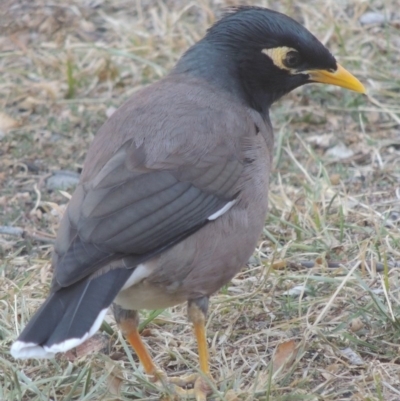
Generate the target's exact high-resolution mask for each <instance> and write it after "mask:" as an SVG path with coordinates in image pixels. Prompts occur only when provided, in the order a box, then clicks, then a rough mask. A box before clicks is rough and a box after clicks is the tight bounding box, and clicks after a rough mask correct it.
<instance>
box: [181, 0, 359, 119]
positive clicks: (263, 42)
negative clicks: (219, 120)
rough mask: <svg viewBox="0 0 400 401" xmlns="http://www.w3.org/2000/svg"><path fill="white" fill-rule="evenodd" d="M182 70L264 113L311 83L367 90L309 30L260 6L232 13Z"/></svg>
mask: <svg viewBox="0 0 400 401" xmlns="http://www.w3.org/2000/svg"><path fill="white" fill-rule="evenodd" d="M177 70H178V71H181V72H182V71H185V70H186V72H192V73H194V74H197V75H201V76H204V77H205V78H207V79H208V80H209V81H211V82H212V83H213V84H215V85H219V86H221V87H222V88H224V89H227V90H231V91H232V92H234V93H236V94H238V95H240V96H241V97H243V98H244V100H245V101H246V102H247V103H248V104H249V105H250V106H251V107H253V108H255V109H256V110H258V111H260V112H265V111H266V110H267V109H268V107H269V106H270V105H271V104H272V103H273V102H274V101H275V100H277V99H279V98H280V97H281V96H283V95H284V94H286V93H288V92H290V91H291V90H293V89H295V88H297V87H299V86H301V85H304V84H306V83H309V82H323V83H330V84H334V85H338V86H343V87H345V88H348V89H353V90H356V91H359V92H364V88H363V86H362V85H361V83H360V82H359V81H358V80H357V79H356V78H354V77H353V76H352V75H351V74H350V73H348V72H347V71H346V70H344V68H343V67H341V66H340V65H338V64H337V62H336V60H335V58H334V57H333V56H332V54H331V53H330V52H329V51H328V49H327V48H326V47H325V46H324V45H322V43H321V42H319V41H318V39H317V38H316V37H315V36H314V35H312V34H311V33H310V32H309V31H308V30H307V29H306V28H304V27H303V26H302V25H300V24H299V23H298V22H296V21H294V20H293V19H292V18H289V17H288V16H286V15H284V14H281V13H278V12H276V11H272V10H269V9H266V8H260V7H238V8H234V9H231V10H230V11H229V12H228V13H227V14H225V16H224V17H223V18H221V19H220V20H219V21H218V22H216V23H215V24H214V25H213V26H212V27H211V28H210V29H209V30H208V32H207V34H206V36H205V37H204V38H203V39H202V40H201V41H200V42H198V43H197V44H196V45H195V46H193V47H192V48H191V49H189V51H188V52H187V53H186V54H185V55H184V56H183V57H182V59H181V61H180V62H179V63H178V65H177Z"/></svg>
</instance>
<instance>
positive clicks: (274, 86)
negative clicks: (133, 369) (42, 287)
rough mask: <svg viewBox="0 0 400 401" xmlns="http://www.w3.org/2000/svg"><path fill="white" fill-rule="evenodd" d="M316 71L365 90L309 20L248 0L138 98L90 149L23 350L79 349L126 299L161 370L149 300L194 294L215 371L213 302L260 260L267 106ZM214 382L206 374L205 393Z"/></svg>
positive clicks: (161, 304)
mask: <svg viewBox="0 0 400 401" xmlns="http://www.w3.org/2000/svg"><path fill="white" fill-rule="evenodd" d="M310 82H321V83H326V84H333V85H337V86H342V87H344V88H347V89H351V90H354V91H356V92H360V93H364V92H365V90H364V87H363V85H362V84H361V83H360V82H359V81H358V80H357V79H356V78H355V77H354V76H352V75H351V74H350V73H349V72H347V71H346V70H345V69H344V68H343V67H341V66H340V65H339V64H338V63H337V62H336V60H335V58H334V57H333V56H332V55H331V53H330V52H329V51H328V50H327V49H326V48H325V47H324V46H323V45H322V44H321V43H320V42H319V41H318V40H317V39H316V38H315V37H314V36H313V35H312V34H311V33H310V32H308V31H307V30H306V29H305V28H304V27H303V26H301V25H300V24H299V23H297V22H296V21H294V20H293V19H291V18H289V17H287V16H285V15H283V14H280V13H278V12H275V11H271V10H268V9H264V8H258V7H239V8H235V9H233V10H231V11H230V12H228V13H227V14H226V15H225V16H223V18H222V19H220V20H219V21H218V22H217V23H215V24H214V25H213V26H212V27H211V28H210V29H209V30H208V32H207V34H206V35H205V37H204V38H203V39H202V40H200V41H199V42H198V43H196V44H195V45H194V46H192V47H191V48H190V49H189V50H188V51H187V52H186V53H185V54H184V55H183V56H182V58H181V59H180V60H179V61H178V63H177V65H176V66H175V68H174V69H173V70H172V71H171V72H170V73H169V74H168V75H167V76H166V77H165V78H163V79H161V80H160V81H158V82H156V83H154V84H152V85H150V86H148V87H147V88H145V89H143V90H141V91H139V92H137V93H135V94H134V95H133V96H132V97H131V98H130V99H128V100H127V101H126V102H125V103H124V104H123V105H122V106H121V107H120V108H119V109H118V110H117V111H116V112H115V113H114V114H113V115H112V116H111V118H109V119H108V121H106V123H105V124H104V125H103V126H102V127H101V128H100V130H99V132H98V133H97V135H96V137H95V139H94V141H93V143H92V145H91V146H90V148H89V151H88V154H87V157H86V161H85V164H84V168H83V172H82V176H81V180H80V183H79V185H78V187H77V188H76V190H75V192H74V194H73V196H72V198H71V201H70V203H69V205H68V208H67V210H66V212H65V215H64V217H63V219H62V221H61V225H60V228H59V231H58V235H57V240H56V244H55V249H54V255H53V260H52V267H53V269H54V277H53V281H52V285H51V292H50V295H49V297H48V298H47V300H46V301H45V302H44V304H43V305H42V306H41V308H40V309H39V310H38V311H37V313H36V314H35V316H34V317H33V318H32V319H31V320H30V322H29V323H28V325H27V326H26V327H25V329H24V331H23V332H22V334H21V335H20V336H19V338H18V340H17V341H16V342H15V343H14V344H13V346H12V348H11V353H12V355H13V356H14V357H15V358H48V357H53V356H54V354H56V353H57V352H64V351H67V350H68V349H70V348H72V347H76V346H77V345H79V344H81V343H82V342H83V341H85V340H86V339H88V338H89V337H90V336H92V335H93V334H94V333H95V332H96V331H97V330H98V329H99V327H100V325H101V323H102V321H103V318H104V316H105V314H106V313H107V310H108V308H109V307H110V306H111V305H112V303H113V302H114V307H113V310H114V314H115V318H116V321H117V323H118V325H119V327H120V328H121V330H122V332H123V333H124V335H125V336H126V338H127V339H128V341H129V342H130V344H131V345H132V347H133V348H134V349H135V351H136V353H137V355H138V357H139V359H140V361H141V362H142V364H143V367H144V370H145V372H146V373H148V374H149V375H155V374H157V368H156V366H155V364H154V363H153V361H152V359H151V357H150V355H149V353H148V351H147V350H146V347H145V345H144V344H143V343H142V341H141V339H140V336H139V334H138V330H137V327H138V320H139V318H138V312H137V311H138V310H140V309H156V308H166V307H169V306H173V305H176V304H179V303H182V302H188V315H189V320H190V321H191V322H192V323H193V325H194V331H195V335H196V338H197V342H198V352H199V359H200V369H201V371H202V372H203V373H204V374H205V375H209V373H210V372H209V366H208V351H207V342H206V334H205V327H204V323H205V316H206V312H207V307H208V299H209V297H210V295H212V294H213V293H214V292H216V291H218V290H219V289H220V288H221V286H223V285H224V284H225V283H227V282H228V281H229V280H230V279H231V278H232V277H233V276H234V275H235V274H236V273H237V272H238V271H239V270H240V269H241V268H242V267H243V266H244V265H245V263H246V262H247V261H248V259H249V257H250V256H251V254H252V253H253V251H254V248H255V246H256V244H257V240H258V238H259V236H260V234H261V232H262V229H263V224H264V219H265V215H266V213H267V204H268V178H269V174H270V171H271V167H272V151H273V141H274V138H273V132H272V128H271V123H270V119H269V114H268V113H269V108H270V106H271V104H272V103H273V102H274V101H276V100H277V99H279V98H280V97H281V96H283V95H284V94H286V93H288V92H290V91H291V90H293V89H295V88H297V87H299V86H301V85H303V84H306V83H310ZM203 384H204V383H202V382H201V379H198V380H197V381H196V384H195V389H194V393H195V396H196V398H197V399H198V400H204V399H205V397H206V392H207V390H206V386H203Z"/></svg>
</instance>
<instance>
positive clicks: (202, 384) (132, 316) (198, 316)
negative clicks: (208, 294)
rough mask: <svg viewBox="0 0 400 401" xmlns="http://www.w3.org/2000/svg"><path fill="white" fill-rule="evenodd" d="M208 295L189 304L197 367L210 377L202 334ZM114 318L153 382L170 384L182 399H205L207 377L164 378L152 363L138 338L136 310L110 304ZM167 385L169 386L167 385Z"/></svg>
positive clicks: (209, 390)
mask: <svg viewBox="0 0 400 401" xmlns="http://www.w3.org/2000/svg"><path fill="white" fill-rule="evenodd" d="M207 306H208V298H200V299H196V300H193V301H189V303H188V316H189V320H190V321H191V322H192V323H193V326H194V332H195V335H196V338H197V345H198V350H199V359H200V369H201V371H202V373H203V374H204V375H206V376H209V374H210V371H209V367H208V348H207V340H206V335H205V315H206V312H207ZM113 311H114V316H115V320H116V322H117V324H118V326H119V328H120V330H121V331H122V334H123V335H124V337H125V338H126V339H127V340H128V342H129V344H130V345H131V346H132V348H133V349H134V350H135V352H136V355H137V356H138V358H139V360H140V362H141V364H142V365H143V368H144V371H145V372H146V374H148V375H151V376H153V377H154V379H155V380H156V381H158V380H159V381H161V383H162V384H163V385H164V386H167V387H169V388H170V389H171V390H172V391H174V392H175V393H176V394H178V395H180V396H182V397H184V398H195V399H196V401H206V399H207V394H209V393H210V392H211V389H210V387H209V386H208V384H207V382H206V380H205V379H204V378H203V377H202V376H199V375H198V374H191V375H188V376H186V377H172V378H168V379H167V377H166V374H165V373H164V372H163V371H161V370H160V369H158V368H157V366H156V364H155V363H154V362H153V360H152V358H151V356H150V354H149V352H148V350H147V348H146V346H145V344H144V343H143V341H142V339H141V338H140V334H139V331H138V325H139V315H138V313H137V311H134V310H128V309H123V308H122V307H120V306H119V305H117V304H115V303H114V304H113ZM168 384H170V386H168ZM188 384H193V386H194V387H193V389H190V390H186V389H183V388H181V387H185V386H187V385H188Z"/></svg>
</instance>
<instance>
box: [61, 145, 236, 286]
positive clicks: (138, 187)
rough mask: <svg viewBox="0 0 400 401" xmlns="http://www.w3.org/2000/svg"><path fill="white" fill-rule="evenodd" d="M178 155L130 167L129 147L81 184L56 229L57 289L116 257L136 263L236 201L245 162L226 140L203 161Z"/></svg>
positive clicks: (184, 236)
mask: <svg viewBox="0 0 400 401" xmlns="http://www.w3.org/2000/svg"><path fill="white" fill-rule="evenodd" d="M173 159H174V158H173V157H172V159H171V161H170V162H169V163H167V164H166V165H165V166H164V167H163V168H162V169H160V168H159V169H154V168H146V167H145V166H143V165H139V166H137V165H136V166H135V167H132V163H127V160H129V149H128V150H127V148H126V146H125V147H123V148H122V149H120V151H119V152H117V153H116V154H115V155H114V156H113V157H112V158H111V160H109V161H108V162H107V163H106V165H105V166H104V167H103V168H102V169H101V170H100V171H99V172H98V173H97V174H96V176H95V177H94V178H93V179H91V180H89V181H86V182H84V183H81V184H80V185H79V186H78V187H77V189H76V191H75V193H74V195H73V197H72V199H71V201H70V204H69V205H68V208H67V211H66V213H65V215H64V218H63V220H62V223H61V226H60V230H59V233H58V236H57V241H56V246H55V254H54V255H55V256H54V259H53V266H54V268H55V275H54V280H53V288H54V286H61V287H64V286H69V285H71V284H73V283H75V282H77V281H79V280H81V279H82V278H84V277H87V276H89V275H91V274H93V273H96V271H100V270H101V269H102V267H104V266H106V265H107V264H109V263H110V262H112V261H114V260H121V259H123V263H124V265H125V267H127V268H129V267H131V268H133V267H135V266H136V265H137V264H139V263H142V262H144V261H145V260H148V259H149V258H151V257H153V256H155V255H157V254H159V253H161V252H163V251H164V250H165V249H167V248H170V247H172V246H173V245H174V244H176V243H178V242H180V241H182V240H183V239H184V238H186V237H188V236H189V235H191V234H193V233H194V232H196V231H197V230H199V229H200V228H201V227H203V226H204V225H205V224H207V223H208V222H209V221H210V220H212V219H213V218H215V217H216V216H218V212H219V211H221V210H222V211H223V210H224V208H225V209H227V208H228V207H229V206H230V205H231V204H233V201H234V199H235V197H236V196H237V194H238V188H239V187H238V183H239V179H240V176H241V174H242V170H243V165H242V162H241V160H239V158H237V157H234V156H233V155H230V154H227V151H226V148H224V147H223V145H221V149H214V150H213V152H212V155H210V156H209V159H208V156H207V155H205V156H204V157H203V158H202V159H201V162H198V163H197V164H187V163H186V164H183V165H179V166H178V165H177V163H174V160H173ZM139 164H140V163H139ZM128 165H129V167H128Z"/></svg>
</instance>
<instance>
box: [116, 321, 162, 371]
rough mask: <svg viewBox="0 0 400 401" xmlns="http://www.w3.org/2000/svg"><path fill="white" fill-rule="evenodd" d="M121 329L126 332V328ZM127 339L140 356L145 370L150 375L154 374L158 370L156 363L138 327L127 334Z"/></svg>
mask: <svg viewBox="0 0 400 401" xmlns="http://www.w3.org/2000/svg"><path fill="white" fill-rule="evenodd" d="M121 330H122V331H123V332H124V329H123V328H122V327H121ZM126 339H127V340H128V341H129V344H130V345H131V346H132V348H133V349H134V350H135V352H136V355H137V356H138V358H139V360H140V362H141V364H142V365H143V368H144V371H145V372H146V373H147V374H148V375H154V374H155V373H156V371H157V368H156V365H155V364H154V362H153V360H152V358H151V356H150V354H149V351H147V348H146V345H145V344H144V343H143V341H142V339H141V338H140V334H139V332H138V330H137V328H136V327H135V328H134V329H133V330H132V331H129V332H128V333H127V334H126Z"/></svg>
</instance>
